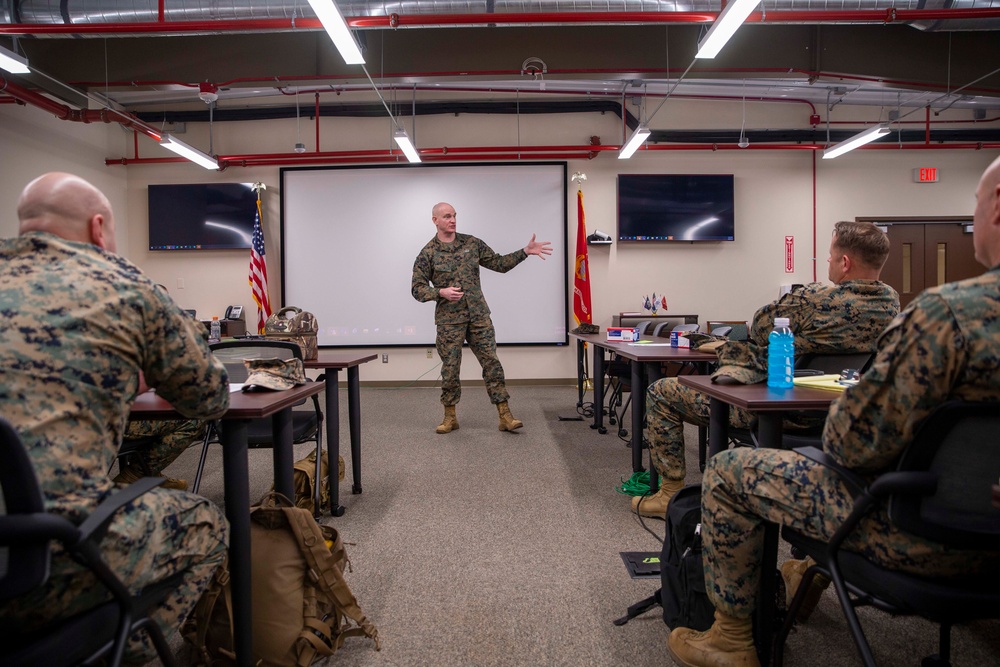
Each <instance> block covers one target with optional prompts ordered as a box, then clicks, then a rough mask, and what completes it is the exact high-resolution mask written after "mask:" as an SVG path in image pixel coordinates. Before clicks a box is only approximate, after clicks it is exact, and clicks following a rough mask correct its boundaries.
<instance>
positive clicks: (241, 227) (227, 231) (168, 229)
mask: <svg viewBox="0 0 1000 667" xmlns="http://www.w3.org/2000/svg"><path fill="white" fill-rule="evenodd" d="M256 215H257V193H255V192H254V191H253V184H252V183H192V184H184V185H150V186H149V249H150V250H228V249H233V248H243V249H247V248H250V244H251V241H252V239H253V222H254V217H255V216H256Z"/></svg>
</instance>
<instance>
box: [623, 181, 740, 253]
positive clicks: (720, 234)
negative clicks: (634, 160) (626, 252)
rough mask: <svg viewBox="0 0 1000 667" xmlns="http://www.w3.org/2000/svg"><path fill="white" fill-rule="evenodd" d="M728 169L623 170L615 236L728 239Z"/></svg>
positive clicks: (629, 239)
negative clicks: (692, 171)
mask: <svg viewBox="0 0 1000 667" xmlns="http://www.w3.org/2000/svg"><path fill="white" fill-rule="evenodd" d="M733 180H734V179H733V175H732V174H621V175H619V176H618V240H619V241H627V242H634V241H635V242H647V241H652V242H663V241H679V242H692V241H732V240H733V238H734V229H733V228H734V217H733Z"/></svg>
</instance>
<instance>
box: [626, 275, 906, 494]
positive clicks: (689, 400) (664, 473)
mask: <svg viewBox="0 0 1000 667" xmlns="http://www.w3.org/2000/svg"><path fill="white" fill-rule="evenodd" d="M898 312H899V296H898V295H897V294H896V291H895V290H894V289H892V288H891V287H889V286H888V285H886V284H885V283H883V282H880V281H877V280H845V281H844V282H842V283H840V284H839V285H836V286H831V285H826V284H823V283H811V284H809V285H805V286H802V287H798V288H796V289H794V290H792V291H791V292H789V293H788V294H785V295H784V296H782V297H781V298H780V299H778V300H777V301H773V302H771V303H769V304H767V305H766V306H764V307H763V308H761V309H760V310H758V311H757V312H756V314H754V317H753V321H752V322H751V324H750V335H749V340H747V341H739V342H737V341H732V342H729V343H726V344H725V345H723V346H722V347H720V348H719V370H718V371H716V375H727V376H730V377H733V378H734V379H736V380H739V381H740V382H742V383H744V384H752V383H755V382H763V381H764V380H765V379H767V337H768V335H769V334H770V333H771V330H772V329H773V328H774V318H775V317H787V318H789V320H790V324H791V329H792V331H793V332H794V333H795V353H796V355H802V354H805V353H820V354H830V353H851V352H873V351H874V350H875V341H876V340H877V339H878V336H879V334H881V333H882V331H883V330H884V329H885V327H886V326H887V325H888V324H889V322H890V321H891V320H892V318H893V317H894V316H895V315H896V313H898ZM708 412H709V399H708V397H707V396H705V395H704V394H702V393H700V392H698V391H695V390H694V389H690V388H688V387H683V386H681V385H680V384H679V383H678V382H677V380H676V379H674V378H667V379H663V380H659V381H657V382H654V383H653V384H652V385H650V387H649V390H648V392H647V393H646V422H647V424H648V425H649V451H650V458H651V460H652V462H653V465H654V466H656V470H657V472H658V473H659V474H660V476H661V477H663V478H664V479H666V480H683V479H684V476H685V474H686V471H687V469H686V467H685V462H684V423H685V422H687V423H689V424H697V425H700V426H707V425H708ZM729 413H730V418H729V422H730V424H731V425H732V426H735V427H740V428H749V427H750V426H751V425H752V424H753V422H754V417H753V415H751V414H749V413H747V412H746V411H744V410H741V409H739V408H736V407H733V408H731V409H730V411H729ZM824 417H825V415H822V414H817V413H812V414H810V413H797V414H796V415H794V416H793V417H791V418H790V419H788V420H786V427H788V428H793V429H794V428H799V429H802V428H808V427H810V426H816V427H818V426H819V425H820V424H822V420H823V418H824Z"/></svg>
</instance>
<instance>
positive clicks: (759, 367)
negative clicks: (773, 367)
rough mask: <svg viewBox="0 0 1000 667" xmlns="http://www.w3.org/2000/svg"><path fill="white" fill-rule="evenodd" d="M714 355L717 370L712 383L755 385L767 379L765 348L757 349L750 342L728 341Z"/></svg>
mask: <svg viewBox="0 0 1000 667" xmlns="http://www.w3.org/2000/svg"><path fill="white" fill-rule="evenodd" d="M716 354H718V355H719V368H718V370H716V371H715V373H713V374H712V382H719V381H720V380H721V381H722V382H723V383H725V382H727V381H728V382H736V383H738V384H757V383H758V382H763V381H764V380H766V379H767V357H766V354H767V348H763V349H761V348H758V347H757V345H756V344H754V343H752V342H750V341H729V342H727V343H725V344H723V345H722V346H720V347H719V348H718V349H717V350H716ZM723 378H725V379H723Z"/></svg>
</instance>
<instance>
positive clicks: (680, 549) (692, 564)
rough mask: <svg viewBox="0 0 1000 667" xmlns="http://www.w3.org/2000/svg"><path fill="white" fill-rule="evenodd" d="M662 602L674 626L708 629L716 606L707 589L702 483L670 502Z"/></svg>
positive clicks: (665, 616) (665, 619) (662, 566)
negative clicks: (702, 548)
mask: <svg viewBox="0 0 1000 667" xmlns="http://www.w3.org/2000/svg"><path fill="white" fill-rule="evenodd" d="M660 586H661V588H660V604H661V605H662V606H663V622H664V623H666V624H667V625H668V626H669V627H671V628H677V627H682V628H691V629H693V630H708V629H709V628H710V627H712V622H713V621H714V617H715V606H714V605H713V604H712V602H711V601H710V600H709V599H708V594H707V593H706V592H705V568H704V565H703V563H702V559H701V485H700V484H692V485H690V486H685V487H684V488H683V489H681V490H680V491H678V492H677V493H676V494H674V497H673V498H671V499H670V504H669V505H667V533H666V537H665V538H664V540H663V552H662V553H661V555H660Z"/></svg>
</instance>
